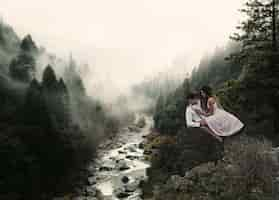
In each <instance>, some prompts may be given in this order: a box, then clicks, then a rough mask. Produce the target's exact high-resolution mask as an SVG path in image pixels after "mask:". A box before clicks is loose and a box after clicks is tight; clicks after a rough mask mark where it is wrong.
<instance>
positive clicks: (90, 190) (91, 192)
mask: <svg viewBox="0 0 279 200" xmlns="http://www.w3.org/2000/svg"><path fill="white" fill-rule="evenodd" d="M86 194H87V196H96V194H97V190H96V188H94V187H90V186H88V187H86Z"/></svg>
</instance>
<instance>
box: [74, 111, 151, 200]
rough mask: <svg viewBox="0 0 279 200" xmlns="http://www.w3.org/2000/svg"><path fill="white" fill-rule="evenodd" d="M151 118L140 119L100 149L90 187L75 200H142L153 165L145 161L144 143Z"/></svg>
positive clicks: (90, 179)
mask: <svg viewBox="0 0 279 200" xmlns="http://www.w3.org/2000/svg"><path fill="white" fill-rule="evenodd" d="M152 123H153V121H152V118H151V117H147V116H137V117H136V120H135V123H134V124H132V125H130V126H128V127H125V128H123V129H122V130H121V132H120V133H119V134H118V135H117V137H116V138H114V139H111V140H107V141H106V142H104V143H102V144H101V145H100V146H99V148H98V156H97V158H96V159H94V160H93V161H92V164H91V165H89V167H88V172H89V173H88V185H87V186H85V187H84V188H83V189H81V190H80V191H79V192H78V193H79V196H76V197H75V198H73V199H74V200H97V199H98V200H118V199H125V200H140V199H141V194H142V191H141V189H140V185H141V184H142V182H143V181H145V180H146V179H147V176H146V169H147V168H148V167H149V166H150V164H149V163H148V162H147V161H146V160H145V159H144V150H143V149H142V147H141V145H140V144H141V143H142V142H143V140H144V137H145V136H146V135H148V134H149V132H150V128H151V127H152V125H153V124H152Z"/></svg>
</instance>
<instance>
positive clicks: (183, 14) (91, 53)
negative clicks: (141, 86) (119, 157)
mask: <svg viewBox="0 0 279 200" xmlns="http://www.w3.org/2000/svg"><path fill="white" fill-rule="evenodd" d="M243 1H244V0H210V1H208V0H191V1H190V0H79V1H77V0H47V1H40V0H24V1H21V0H0V5H1V6H0V14H1V15H2V16H3V18H4V21H6V22H7V23H9V24H10V25H12V26H13V27H14V29H15V31H16V32H17V33H19V34H20V36H23V35H24V34H27V33H31V34H32V36H33V38H34V39H35V41H36V42H37V43H38V44H39V45H42V46H45V47H46V48H47V49H48V51H50V52H54V53H56V54H58V55H59V56H62V57H66V56H67V55H69V52H70V51H72V52H73V54H74V57H76V58H77V59H78V60H80V61H88V63H89V64H90V66H91V67H93V68H94V71H96V72H99V73H102V74H103V76H106V77H107V78H108V79H111V80H112V82H111V83H112V84H115V86H116V87H123V86H126V85H128V84H130V83H134V82H136V81H139V80H141V79H143V77H145V76H148V75H150V74H152V73H155V72H159V71H164V70H165V69H167V68H169V67H170V66H171V64H172V63H176V62H175V59H176V58H179V59H180V60H181V58H183V59H182V60H184V61H185V62H184V63H183V65H185V66H182V67H184V68H185V69H186V70H189V71H190V70H191V69H192V67H193V66H195V65H197V64H198V62H199V58H200V57H201V55H202V54H204V53H205V52H208V51H211V50H212V49H215V47H216V46H217V45H223V44H224V43H226V42H227V41H228V36H229V35H230V34H231V33H232V32H233V31H234V30H235V26H236V25H237V23H238V22H239V19H240V17H239V12H238V9H239V8H240V7H241V5H242V3H243ZM180 67H181V66H180ZM104 74H106V75H104Z"/></svg>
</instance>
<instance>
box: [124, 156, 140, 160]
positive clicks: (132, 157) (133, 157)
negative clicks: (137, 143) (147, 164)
mask: <svg viewBox="0 0 279 200" xmlns="http://www.w3.org/2000/svg"><path fill="white" fill-rule="evenodd" d="M126 158H127V159H129V160H137V159H139V157H138V156H134V155H127V156H126Z"/></svg>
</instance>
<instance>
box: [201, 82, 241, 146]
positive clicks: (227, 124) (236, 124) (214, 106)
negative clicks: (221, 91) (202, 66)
mask: <svg viewBox="0 0 279 200" xmlns="http://www.w3.org/2000/svg"><path fill="white" fill-rule="evenodd" d="M201 98H202V99H203V102H202V108H203V111H199V110H196V112H197V113H198V114H200V115H201V116H202V117H203V120H202V121H201V125H203V126H206V127H208V128H209V129H210V131H212V132H213V133H214V134H215V135H216V136H218V139H219V140H220V141H222V138H221V137H226V136H231V135H233V134H236V133H237V132H239V131H240V130H241V129H242V128H243V127H244V124H243V123H242V122H241V121H240V120H239V119H238V118H237V117H235V116H234V115H233V114H231V113H229V112H227V111H225V110H224V109H222V108H221V106H218V103H217V99H216V97H214V96H213V95H212V89H211V88H210V87H208V86H204V87H203V88H202V89H201Z"/></svg>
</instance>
